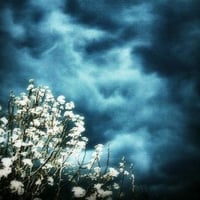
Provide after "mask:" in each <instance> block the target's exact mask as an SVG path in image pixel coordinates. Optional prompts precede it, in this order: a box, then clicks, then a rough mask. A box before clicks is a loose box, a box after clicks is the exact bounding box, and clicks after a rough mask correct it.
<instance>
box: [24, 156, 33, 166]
mask: <svg viewBox="0 0 200 200" xmlns="http://www.w3.org/2000/svg"><path fill="white" fill-rule="evenodd" d="M23 163H24V165H28V166H30V167H32V166H33V163H32V161H31V159H28V158H26V159H23Z"/></svg>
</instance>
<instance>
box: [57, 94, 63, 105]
mask: <svg viewBox="0 0 200 200" xmlns="http://www.w3.org/2000/svg"><path fill="white" fill-rule="evenodd" d="M57 101H58V103H60V104H64V103H65V96H63V95H60V96H58V97H57Z"/></svg>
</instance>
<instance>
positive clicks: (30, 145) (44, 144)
mask: <svg viewBox="0 0 200 200" xmlns="http://www.w3.org/2000/svg"><path fill="white" fill-rule="evenodd" d="M74 107H75V106H74V103H73V102H66V100H65V97H64V96H62V95H61V96H58V97H57V98H55V97H54V96H53V94H52V92H51V90H50V89H49V88H48V87H39V86H35V84H34V81H33V80H30V81H29V85H28V88H27V92H26V93H22V94H21V95H20V96H18V97H17V96H15V95H14V94H11V96H10V99H9V103H8V111H7V112H8V113H7V114H5V115H3V116H2V115H1V117H0V198H3V195H8V194H10V197H11V198H14V197H15V198H16V197H17V196H20V197H22V199H23V198H24V199H29V198H30V199H34V198H35V199H39V198H40V199H41V196H42V194H43V192H44V191H45V188H47V186H48V187H50V186H51V187H55V188H56V189H55V191H56V192H55V196H56V197H57V198H58V199H59V198H60V197H59V196H60V193H61V191H62V189H63V188H64V187H65V185H66V184H67V186H68V187H69V186H70V187H71V193H72V194H71V195H72V197H73V198H83V197H84V198H85V199H88V200H95V199H112V197H113V193H114V192H113V191H118V193H119V196H120V195H121V186H122V185H121V184H119V183H117V182H116V180H118V179H119V177H121V178H122V179H124V176H128V177H129V178H131V180H132V185H134V183H133V180H134V177H133V174H132V173H129V172H128V171H126V170H125V165H124V163H125V162H124V161H122V163H121V164H120V165H119V168H118V169H115V168H113V167H109V160H110V158H109V155H108V158H107V162H106V165H104V166H103V165H102V164H101V156H102V152H103V148H104V146H103V145H102V144H98V145H96V146H95V149H94V153H93V155H92V157H91V158H90V159H88V160H87V161H86V159H85V157H86V144H87V142H88V138H86V137H84V136H82V133H83V132H84V130H85V127H84V118H83V117H82V116H80V115H77V114H75V113H74V111H73V109H74ZM108 153H109V152H108ZM115 179H116V180H115ZM120 183H123V182H122V181H121V182H120ZM115 193H117V192H115ZM1 195H2V196H1ZM68 199H70V198H68Z"/></svg>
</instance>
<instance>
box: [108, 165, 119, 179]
mask: <svg viewBox="0 0 200 200" xmlns="http://www.w3.org/2000/svg"><path fill="white" fill-rule="evenodd" d="M109 175H110V176H111V177H117V176H118V175H119V172H118V171H117V170H116V169H115V168H113V167H110V168H109Z"/></svg>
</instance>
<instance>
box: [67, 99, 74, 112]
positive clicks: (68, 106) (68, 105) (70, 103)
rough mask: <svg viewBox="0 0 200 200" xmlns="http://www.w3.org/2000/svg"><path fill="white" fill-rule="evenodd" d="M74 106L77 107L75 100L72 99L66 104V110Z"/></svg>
mask: <svg viewBox="0 0 200 200" xmlns="http://www.w3.org/2000/svg"><path fill="white" fill-rule="evenodd" d="M73 108H75V105H74V102H73V101H70V102H68V103H66V104H65V109H66V110H71V109H73Z"/></svg>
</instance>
